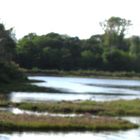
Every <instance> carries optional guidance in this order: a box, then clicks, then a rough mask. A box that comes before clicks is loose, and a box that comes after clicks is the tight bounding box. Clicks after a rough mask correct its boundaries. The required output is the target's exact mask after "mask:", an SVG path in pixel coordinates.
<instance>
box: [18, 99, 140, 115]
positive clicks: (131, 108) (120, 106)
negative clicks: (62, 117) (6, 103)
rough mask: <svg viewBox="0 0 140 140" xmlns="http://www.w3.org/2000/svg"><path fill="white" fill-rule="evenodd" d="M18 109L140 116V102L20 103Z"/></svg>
mask: <svg viewBox="0 0 140 140" xmlns="http://www.w3.org/2000/svg"><path fill="white" fill-rule="evenodd" d="M16 107H19V108H20V109H26V110H32V111H41V112H43V111H47V112H51V113H85V114H86V113H90V114H92V115H100V116H104V115H106V116H140V100H139V99H135V100H117V101H108V102H95V101H79V102H65V101H61V102H46V103H20V104H17V105H16Z"/></svg>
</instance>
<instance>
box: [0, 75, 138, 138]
mask: <svg viewBox="0 0 140 140" xmlns="http://www.w3.org/2000/svg"><path fill="white" fill-rule="evenodd" d="M29 79H32V80H33V79H34V80H41V81H44V82H39V83H34V84H36V85H38V86H45V87H50V88H54V89H57V90H58V91H61V93H60V92H55V93H35V92H34V93H28V92H26V93H25V92H12V93H11V94H10V95H9V100H11V101H12V102H23V101H31V102H34V101H35V102H38V101H61V100H71V101H73V100H95V101H108V100H117V99H136V98H139V99H140V80H122V79H121V80H120V79H102V78H77V77H51V76H33V77H29ZM9 111H11V112H12V113H15V114H22V113H27V114H30V113H33V112H27V111H23V110H18V109H16V108H12V109H11V108H10V109H9ZM37 113H38V112H36V115H39V114H37ZM44 115H48V113H47V112H46V114H45V113H44ZM53 115H56V114H52V116H53ZM59 115H62V117H63V114H59ZM71 115H72V116H74V115H75V114H71ZM72 116H71V117H72ZM123 119H125V120H129V121H131V122H133V123H136V124H140V118H139V117H123ZM18 139H20V140H27V139H34V140H38V139H41V140H46V139H49V140H71V139H80V140H85V139H88V140H93V139H95V140H125V139H126V140H140V128H139V129H132V130H127V131H117V132H113V131H104V132H68V133H63V132H58V133H56V132H46V133H44V132H38V133H36V132H30V133H29V132H22V133H1V134H0V140H18Z"/></svg>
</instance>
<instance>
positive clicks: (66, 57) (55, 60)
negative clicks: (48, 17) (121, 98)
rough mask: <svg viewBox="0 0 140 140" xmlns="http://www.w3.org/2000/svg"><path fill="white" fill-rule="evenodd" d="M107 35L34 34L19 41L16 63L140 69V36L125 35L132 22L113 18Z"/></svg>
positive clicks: (44, 66) (106, 28) (105, 26)
mask: <svg viewBox="0 0 140 140" xmlns="http://www.w3.org/2000/svg"><path fill="white" fill-rule="evenodd" d="M101 26H102V27H103V29H104V34H101V35H93V36H91V37H90V38H89V39H84V40H80V39H79V38H78V37H69V36H67V35H60V34H57V33H49V34H47V35H41V36H38V35H36V34H34V33H30V34H28V35H26V36H24V37H23V38H22V39H20V40H19V41H18V43H17V55H16V58H15V60H16V62H17V63H18V64H19V65H20V66H21V67H23V68H27V69H33V68H39V69H58V70H79V69H84V70H86V69H88V70H106V71H136V72H140V37H139V36H132V37H130V38H125V31H126V30H127V28H128V26H130V21H129V20H125V19H122V18H119V17H111V18H110V19H108V20H106V21H104V22H103V23H101Z"/></svg>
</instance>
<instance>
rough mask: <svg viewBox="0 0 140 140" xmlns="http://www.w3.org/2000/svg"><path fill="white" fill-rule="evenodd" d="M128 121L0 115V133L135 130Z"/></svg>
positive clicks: (98, 118) (135, 126)
mask: <svg viewBox="0 0 140 140" xmlns="http://www.w3.org/2000/svg"><path fill="white" fill-rule="evenodd" d="M137 127H138V126H137V125H135V124H132V123H130V122H128V121H123V120H119V119H113V118H108V117H97V118H92V117H74V118H70V117H63V118H62V117H46V116H33V115H13V114H9V113H0V131H49V130H51V131H52V130H53V131H87V130H89V131H93V130H96V131H101V130H120V129H131V128H137Z"/></svg>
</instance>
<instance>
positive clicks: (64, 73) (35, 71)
mask: <svg viewBox="0 0 140 140" xmlns="http://www.w3.org/2000/svg"><path fill="white" fill-rule="evenodd" d="M25 73H27V75H53V76H80V77H110V78H128V79H129V78H134V79H140V73H136V72H133V71H132V72H126V71H122V72H119V71H118V72H109V71H97V70H71V71H63V70H40V69H31V70H25Z"/></svg>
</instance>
